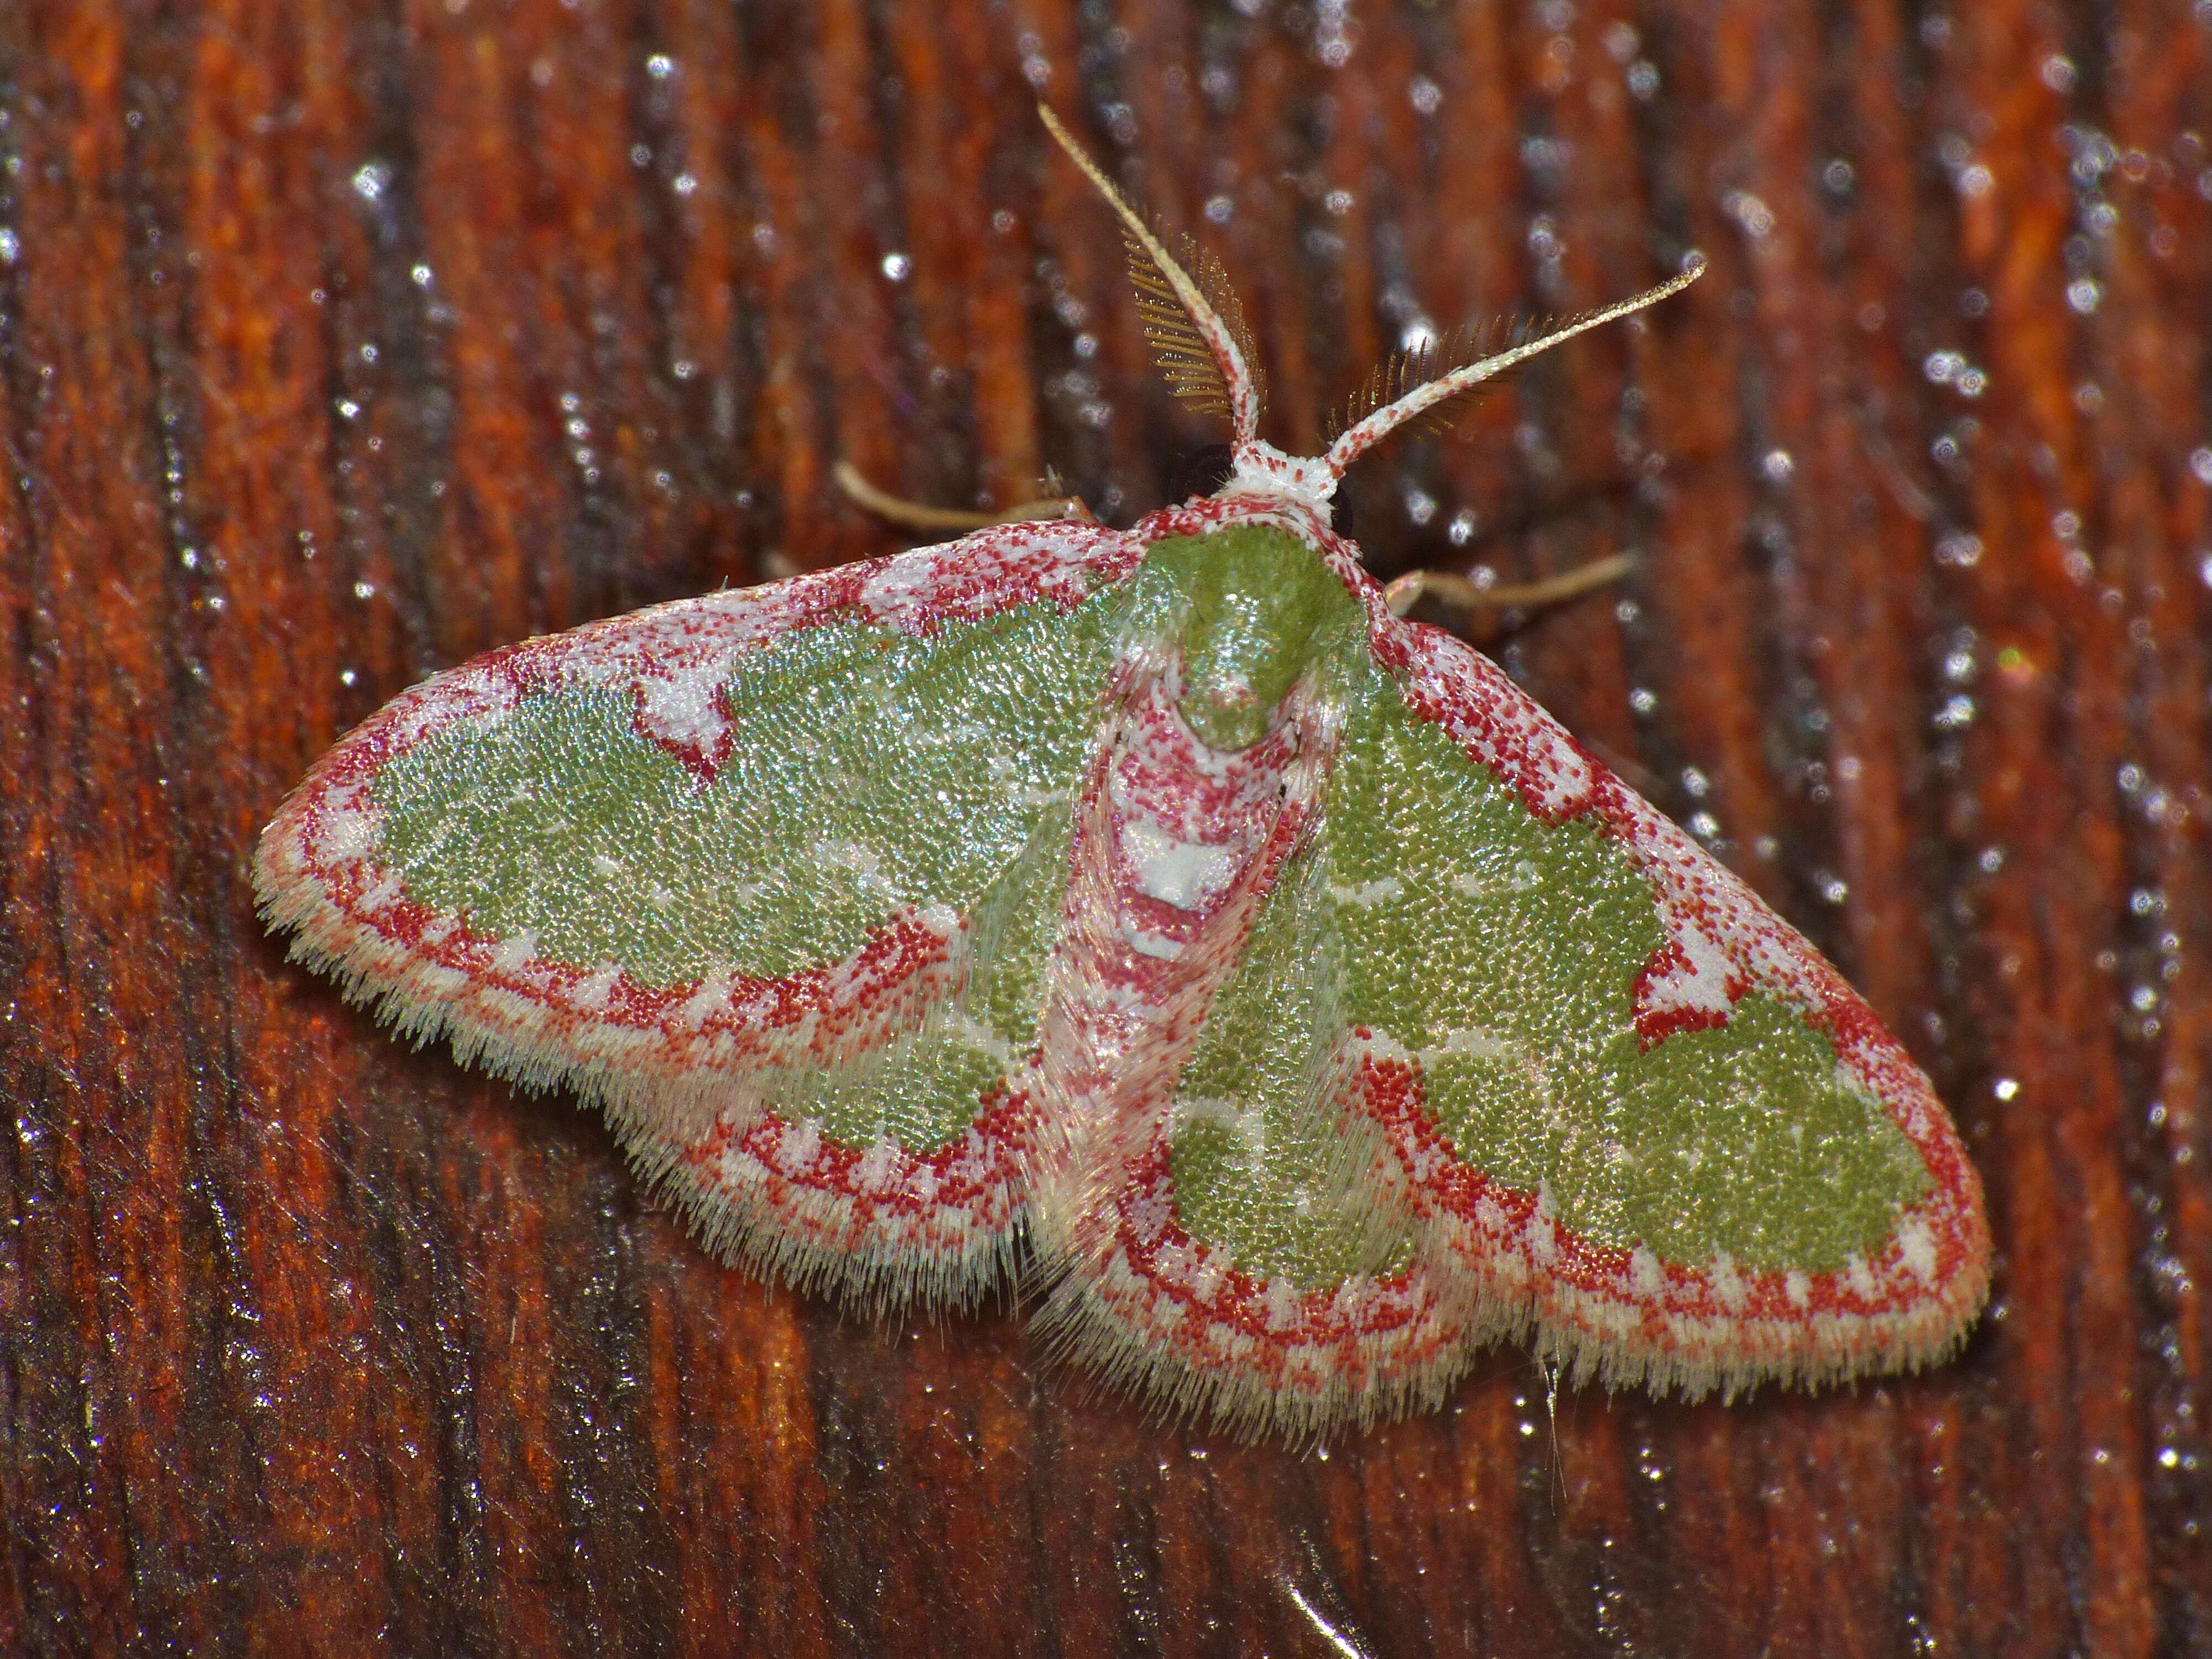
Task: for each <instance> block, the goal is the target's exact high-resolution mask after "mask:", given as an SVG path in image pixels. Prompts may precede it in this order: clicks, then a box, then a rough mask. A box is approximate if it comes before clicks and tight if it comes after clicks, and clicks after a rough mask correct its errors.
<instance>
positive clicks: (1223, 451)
mask: <svg viewBox="0 0 2212 1659" xmlns="http://www.w3.org/2000/svg"><path fill="white" fill-rule="evenodd" d="M1235 471H1237V457H1236V453H1235V452H1234V451H1232V450H1231V448H1230V447H1229V446H1228V445H1227V444H1208V445H1206V447H1205V448H1203V449H1192V450H1186V451H1185V452H1184V453H1182V454H1180V455H1178V456H1176V461H1175V470H1174V471H1172V472H1171V473H1170V475H1169V477H1168V499H1169V500H1170V501H1188V500H1190V498H1191V497H1192V496H1194V495H1212V494H1213V493H1214V491H1216V490H1217V489H1220V488H1221V486H1222V485H1224V484H1225V483H1228V482H1229V479H1230V476H1231V474H1232V473H1234V472H1235Z"/></svg>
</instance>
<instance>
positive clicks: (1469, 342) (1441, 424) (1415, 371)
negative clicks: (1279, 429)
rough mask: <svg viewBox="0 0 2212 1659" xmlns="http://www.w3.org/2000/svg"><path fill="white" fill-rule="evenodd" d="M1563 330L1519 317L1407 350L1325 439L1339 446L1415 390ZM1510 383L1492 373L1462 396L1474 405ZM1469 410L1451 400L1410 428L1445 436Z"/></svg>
mask: <svg viewBox="0 0 2212 1659" xmlns="http://www.w3.org/2000/svg"><path fill="white" fill-rule="evenodd" d="M1558 327H1559V319H1558V318H1556V317H1547V318H1545V319H1543V320H1542V321H1541V322H1539V321H1538V320H1536V319H1534V318H1530V317H1515V318H1511V319H1504V320H1498V321H1492V322H1487V323H1466V324H1462V325H1461V326H1459V327H1458V328H1455V329H1454V330H1452V331H1451V332H1450V333H1449V334H1447V335H1445V336H1444V337H1443V338H1442V339H1437V337H1434V336H1433V335H1432V336H1431V337H1428V338H1426V339H1425V340H1423V341H1422V342H1421V343H1420V344H1419V345H1413V346H1406V347H1403V348H1401V349H1399V350H1396V351H1394V352H1392V353H1391V354H1390V355H1389V356H1387V357H1385V358H1384V359H1383V361H1382V362H1379V363H1377V364H1376V365H1375V367H1374V368H1372V369H1370V371H1369V372H1368V375H1367V379H1366V380H1365V381H1364V382H1363V383H1362V384H1361V385H1360V386H1359V388H1358V391H1356V392H1353V393H1352V395H1351V396H1350V397H1348V398H1346V399H1345V400H1344V404H1343V406H1342V407H1341V408H1339V409H1337V410H1333V411H1332V412H1331V413H1330V416H1329V418H1328V422H1327V423H1326V425H1325V426H1324V428H1323V436H1324V437H1325V438H1326V439H1327V440H1328V441H1330V442H1334V441H1335V439H1336V436H1337V435H1338V434H1339V433H1340V432H1346V431H1348V430H1350V429H1351V428H1353V427H1355V426H1358V424H1359V423H1360V422H1362V421H1364V420H1365V419H1366V418H1367V417H1368V416H1370V415H1372V414H1373V413H1374V412H1375V411H1376V410H1378V409H1383V408H1386V407H1388V406H1389V404H1394V403H1395V402H1397V401H1398V399H1399V398H1402V397H1404V396H1405V395H1406V394H1407V392H1411V391H1413V389H1414V388H1415V387H1417V386H1426V385H1427V384H1428V383H1429V382H1430V381H1431V380H1442V379H1443V377H1444V376H1445V375H1447V374H1454V373H1456V372H1457V371H1458V370H1460V369H1462V368H1468V366H1470V365H1471V364H1474V363H1479V362H1481V361H1482V360H1483V359H1484V358H1486V357H1489V356H1495V355H1496V354H1498V352H1501V351H1510V350H1511V349H1513V348H1515V347H1516V346H1521V345H1526V344H1527V343H1528V342H1529V341H1531V340H1534V339H1538V338H1540V337H1542V336H1544V335H1546V334H1548V333H1550V332H1552V331H1553V330H1554V329H1556V328H1558ZM1503 379H1504V375H1503V374H1492V375H1491V376H1490V377H1489V378H1488V379H1486V380H1483V381H1482V382H1481V383H1480V385H1479V386H1471V387H1469V388H1468V391H1467V392H1465V393H1463V394H1462V396H1463V397H1465V398H1468V399H1469V400H1472V398H1474V396H1476V395H1477V394H1478V393H1480V392H1486V391H1489V390H1491V389H1492V388H1493V387H1495V386H1497V385H1498V383H1499V382H1500V381H1501V380H1503ZM1465 410H1466V404H1463V403H1460V402H1458V401H1457V400H1456V399H1447V400H1446V401H1444V402H1443V403H1440V404H1436V405H1434V406H1432V407H1431V408H1429V409H1425V410H1422V411H1421V412H1420V413H1419V414H1418V415H1415V416H1413V417H1412V418H1411V419H1409V420H1408V421H1407V422H1406V425H1407V427H1409V428H1412V429H1413V430H1414V431H1417V432H1421V431H1428V432H1441V431H1443V430H1444V429H1445V428H1448V427H1449V426H1450V424H1451V423H1452V422H1454V421H1455V420H1457V419H1458V418H1459V416H1461V415H1462V413H1464V412H1465Z"/></svg>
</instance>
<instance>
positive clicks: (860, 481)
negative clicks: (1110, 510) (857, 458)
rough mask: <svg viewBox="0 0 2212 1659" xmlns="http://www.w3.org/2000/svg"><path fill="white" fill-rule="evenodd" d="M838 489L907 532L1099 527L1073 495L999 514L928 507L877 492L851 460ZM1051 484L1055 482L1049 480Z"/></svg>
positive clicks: (839, 468)
mask: <svg viewBox="0 0 2212 1659" xmlns="http://www.w3.org/2000/svg"><path fill="white" fill-rule="evenodd" d="M833 476H834V477H836V480H837V488H838V489H842V490H843V491H844V492H845V494H846V495H848V496H850V497H851V498H852V499H853V501H854V502H855V503H857V504H858V505H859V506H860V507H865V508H866V509H867V511H869V512H871V513H874V514H875V515H876V516H877V517H878V518H879V519H883V520H888V521H889V522H890V523H892V524H895V525H897V526H900V527H901V528H902V529H905V530H920V531H929V532H934V531H940V530H942V531H950V532H952V533H954V534H956V535H965V534H967V533H968V532H970V531H974V530H987V529H989V528H990V527H991V526H993V525H1000V524H1024V523H1029V522H1031V521H1033V520H1041V519H1074V520H1080V521H1082V522H1084V523H1087V524H1096V523H1097V520H1096V519H1094V518H1092V517H1091V509H1090V508H1089V507H1085V505H1084V504H1083V502H1082V501H1080V500H1079V499H1078V498H1077V497H1075V496H1073V495H1040V496H1038V497H1037V498H1036V500H1035V501H1017V502H1016V503H1015V504H1014V505H1013V506H1012V507H1006V508H1003V509H1002V510H1000V511H999V512H996V513H970V512H965V511H963V510H962V509H961V508H959V507H929V506H926V505H924V504H923V503H922V502H921V501H907V500H905V499H903V498H902V497H901V496H897V495H891V494H890V493H889V492H888V491H885V490H881V489H877V488H876V487H875V485H873V484H872V483H869V482H868V481H867V479H866V477H862V476H861V473H860V468H858V467H856V466H854V465H853V464H852V462H850V461H840V462H838V463H837V465H836V468H835V469H834V470H833ZM1046 483H1047V484H1048V485H1052V484H1054V483H1056V481H1055V480H1054V479H1050V478H1048V479H1047V480H1046Z"/></svg>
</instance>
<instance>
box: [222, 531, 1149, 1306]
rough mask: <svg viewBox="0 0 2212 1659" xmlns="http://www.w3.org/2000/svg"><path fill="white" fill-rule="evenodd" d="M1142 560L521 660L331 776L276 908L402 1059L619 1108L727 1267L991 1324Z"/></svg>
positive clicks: (984, 562)
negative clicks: (947, 1305) (1113, 672)
mask: <svg viewBox="0 0 2212 1659" xmlns="http://www.w3.org/2000/svg"><path fill="white" fill-rule="evenodd" d="M1136 556H1137V555H1136V550H1135V549H1134V548H1133V546H1132V544H1129V543H1128V542H1127V538H1124V537H1122V536H1121V535H1118V534H1116V533H1115V532H1109V531H1107V530H1104V529H1103V528H1101V527H1099V526H1096V525H1092V524H1087V523H1083V524H1076V523H1055V524H1042V525H1040V524H1019V525H1011V526H1002V527H999V528H996V529H992V530H987V531H983V532H978V533H977V534H975V535H974V536H971V537H969V538H965V539H964V540H963V541H960V542H957V543H953V544H948V545H947V546H945V547H939V548H930V549H924V550H917V551H915V552H913V553H909V554H905V555H902V556H898V557H896V558H891V559H887V560H881V561H878V562H872V563H869V564H863V565H855V566H848V567H845V568H841V569H837V570H831V571H827V572H823V573H820V574H815V575H810V576H804V577H799V578H796V579H794V580H790V581H786V582H781V583H777V584H775V585H773V586H766V587H760V588H749V589H744V590H738V591H731V592H720V593H714V594H708V595H707V596H704V597H702V598H700V599H688V600H683V601H679V602H678V603H675V604H672V605H661V606H659V607H656V608H654V609H652V610H649V611H640V612H638V613H636V614H635V615H632V616H628V617H617V618H615V619H612V620H611V621H607V622H603V623H593V624H591V625H590V626H587V627H585V628H580V629H575V630H574V631H573V632H571V633H568V634H563V635H558V636H556V637H553V638H549V639H538V640H532V641H525V642H524V643H521V644H520V645H516V646H513V647H507V648H506V649H504V650H501V651H495V652H493V653H489V654H488V655H486V656H483V657H480V658H478V659H476V660H475V661H473V662H471V663H468V664H465V665H462V666H461V667H459V668H457V669H453V670H452V671H448V672H446V673H443V674H441V675H438V676H436V677H435V678H432V679H430V680H428V681H427V682H425V683H424V684H422V685H420V686H418V687H416V689H415V690H411V691H410V692H407V693H405V694H404V695H403V696H400V697H398V699H396V700H395V701H394V702H392V703H391V704H389V705H387V706H386V708H384V709H383V710H382V711H380V713H379V714H375V715H374V716H373V717H372V718H371V719H369V720H368V721H366V722H365V723H364V724H363V725H362V726H359V727H358V728H356V730H355V731H354V732H352V733H351V734H349V736H348V737H347V738H344V739H343V741H342V742H340V743H339V744H337V747H336V748H334V749H333V750H331V752H330V754H328V755H327V756H325V757H324V759H323V760H322V761H321V762H320V763H319V764H318V765H317V766H316V767H315V769H313V771H312V772H311V773H310V774H309V775H308V776H307V779H306V780H305V781H303V782H302V783H301V786H300V787H299V788H298V789H296V790H295V792H294V793H293V794H292V795H291V797H290V798H289V799H288V800H287V801H286V802H285V803H284V805H283V807H282V808H281V809H280V810H279V811H278V813H277V815H276V819H275V821H274V822H273V823H271V824H270V827H269V829H267V831H266V832H265V833H264V836H263V837H262V842H261V845H260V848H259V852H258V856H257V859H256V863H255V871H254V874H255V883H256V886H257V889H258V891H259V894H260V896H261V901H262V907H263V910H264V915H266V916H267V918H268V919H269V921H270V922H271V924H272V925H275V926H280V927H290V928H292V929H294V930H295V933H296V937H295V940H294V942H293V951H294V954H295V955H297V956H301V957H305V958H306V959H307V960H308V961H309V962H311V963H313V964H315V965H316V966H318V967H320V968H323V969H328V970H330V971H331V972H333V973H335V974H336V975H337V976H338V977H339V979H340V980H341V981H342V983H343V985H344V987H345V988H346V990H347V993H348V994H349V995H350V996H352V997H354V998H356V1000H366V1001H369V1002H372V1003H373V1004H374V1005H375V1006H376V1007H377V1008H378V1010H379V1012H380V1013H381V1014H382V1015H383V1016H384V1017H385V1018H387V1019H389V1020H390V1021H392V1023H393V1024H395V1025H396V1026H397V1027H398V1029H399V1030H400V1031H401V1032H402V1033H403V1034H405V1035H409V1036H414V1037H416V1038H417V1039H418V1040H424V1041H427V1040H429V1039H431V1038H434V1037H436V1036H451V1038H452V1039H453V1045H454V1048H455V1050H456V1052H457V1054H459V1056H460V1057H461V1058H462V1059H464V1060H476V1061H478V1062H480V1063H482V1064H483V1065H485V1066H487V1067H489V1069H491V1070H493V1071H495V1072H498V1073H502V1074H504V1075H506V1076H508V1077H512V1078H514V1079H519V1080H520V1081H521V1082H523V1083H525V1084H527V1085H532V1086H544V1085H552V1084H556V1083H561V1084H568V1085H573V1086H574V1087H575V1088H576V1089H577V1090H578V1091H579V1092H580V1093H581V1094H583V1095H584V1096H585V1097H587V1098H592V1099H596V1100H598V1101H599V1102H600V1103H603V1104H604V1105H605V1107H606V1108H607V1110H608V1112H609V1115H610V1116H611V1119H612V1120H613V1121H614V1124H615V1126H616V1128H617V1132H618V1133H619V1134H620V1136H621V1139H623V1144H624V1146H626V1147H627V1149H628V1150H629V1152H630V1154H631V1155H632V1157H633V1158H634V1159H635V1161H636V1163H637V1164H638V1165H639V1167H640V1168H641V1170H642V1171H643V1172H644V1173H645V1174H646V1175H647V1176H648V1177H649V1178H653V1179H656V1180H659V1182H662V1183H663V1184H664V1185H665V1188H666V1189H667V1190H668V1191H669V1192H670V1193H671V1195H672V1196H673V1197H675V1198H676V1199H677V1200H678V1202H679V1203H680V1204H681V1205H682V1206H684V1209H685V1210H686V1211H687V1212H689V1214H690V1218H692V1220H693V1221H694V1222H695V1223H696V1225H698V1227H699V1228H700V1230H701V1231H702V1234H703V1235H704V1236H705V1237H706V1238H707V1240H708V1243H710V1244H711V1245H713V1246H714V1247H715V1248H717V1249H720V1250H721V1251H723V1252H724V1253H725V1254H726V1255H732V1256H737V1257H742V1258H744V1259H745V1260H747V1261H750V1262H751V1263H752V1264H753V1265H755V1266H757V1267H763V1268H765V1269H768V1270H771V1271H775V1272H778V1273H781V1274H782V1275H784V1276H786V1277H789V1278H793V1279H798V1280H799V1281H802V1282H818V1283H821V1284H823V1285H828V1286H829V1287H831V1288H836V1289H840V1290H842V1291H846V1292H848V1293H857V1294H860V1295H861V1296H863V1297H873V1298H895V1297H900V1296H903V1295H906V1294H908V1293H920V1294H923V1295H930V1296H936V1297H949V1298H951V1299H954V1300H959V1299H963V1298H964V1297H969V1296H972V1295H973V1294H974V1293H975V1291H977V1290H979V1289H980V1288H981V1287H982V1286H983V1285H985V1284H987V1282H988V1281H989V1279H990V1278H991V1277H992V1275H993V1274H994V1273H995V1272H996V1270H997V1269H998V1267H999V1266H1000V1264H1001V1263H1002V1261H1003V1260H1004V1258H1005V1255H1006V1251H1007V1250H1008V1249H1010V1248H1011V1246H1012V1237H1013V1227H1014V1223H1015V1222H1016V1220H1017V1219H1018V1215H1019V1213H1020V1210H1021V1206H1022V1204H1023V1201H1024V1178H1023V1173H1022V1171H1023V1167H1024V1157H1025V1149H1026V1146H1027V1144H1028V1140H1029V1137H1030V1132H1031V1129H1032V1128H1033V1127H1034V1120H1035V1116H1036V1102H1035V1091H1034V1090H1033V1088H1032V1084H1033V1082H1034V1075H1035V1071H1036V1043H1037V1032H1036V1024H1037V1017H1038V1014H1039V1012H1040V1010H1041V1006H1042V996H1043V991H1042V984H1043V977H1044V967H1045V963H1046V962H1047V960H1048V957H1049V955H1050V951H1051V949H1052V945H1053V941H1054V938H1055V937H1056V934H1057V932H1058V927H1059V922H1060V904H1061V902H1062V897H1063V895H1064V894H1065V891H1066V881H1067V863H1068V848H1069V842H1070V833H1071V832H1070V828H1069V822H1070V819H1069V813H1070V807H1069V799H1068V798H1069V793H1070V791H1071V790H1072V788H1073V786H1074V783H1075V781H1076V779H1077V776H1078V775H1079V773H1080V771H1081V770H1082V769H1083V766H1084V765H1085V763H1086V761H1087V760H1088V758H1089V756H1090V754H1091V749H1092V747H1093V745H1094V744H1095V739H1096V729H1097V720H1098V707H1099V699H1100V695H1101V693H1102V691H1103V688H1104V684H1105V679H1106V675H1107V671H1108V669H1109V663H1110V659H1111V647H1110V643H1109V635H1110V633H1111V629H1112V622H1111V618H1112V616H1113V614H1114V609H1115V604H1116V602H1117V600H1116V594H1117V592H1118V585H1119V583H1120V582H1121V578H1122V577H1123V576H1125V575H1126V574H1127V572H1128V571H1129V570H1130V569H1131V568H1133V565H1134V563H1135V560H1136Z"/></svg>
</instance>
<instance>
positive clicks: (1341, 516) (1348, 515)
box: [1328, 484, 1352, 537]
mask: <svg viewBox="0 0 2212 1659" xmlns="http://www.w3.org/2000/svg"><path fill="white" fill-rule="evenodd" d="M1328 527H1329V528H1330V529H1331V530H1334V532H1336V533H1337V534H1338V535H1340V536H1344V537H1349V536H1350V535H1351V534H1352V492H1351V490H1349V489H1346V487H1345V486H1344V485H1343V484H1339V485H1337V487H1336V494H1335V495H1332V496H1330V497H1329V498H1328Z"/></svg>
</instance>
